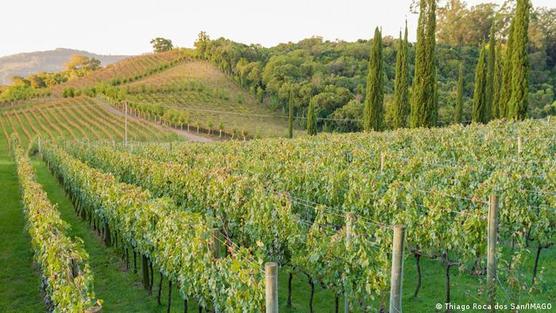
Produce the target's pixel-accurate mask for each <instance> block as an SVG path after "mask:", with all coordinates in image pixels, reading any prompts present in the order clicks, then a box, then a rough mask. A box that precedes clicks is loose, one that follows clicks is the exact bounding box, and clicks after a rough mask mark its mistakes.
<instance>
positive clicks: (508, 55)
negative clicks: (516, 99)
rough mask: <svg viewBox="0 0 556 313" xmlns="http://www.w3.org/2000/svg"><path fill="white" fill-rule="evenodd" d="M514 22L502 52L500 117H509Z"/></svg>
mask: <svg viewBox="0 0 556 313" xmlns="http://www.w3.org/2000/svg"><path fill="white" fill-rule="evenodd" d="M513 30H514V22H513V21H512V23H511V24H510V30H509V35H508V42H507V44H506V52H505V53H504V61H503V69H502V83H501V84H502V85H501V87H500V99H499V103H498V108H499V109H498V110H499V111H500V112H499V113H500V117H504V118H507V117H509V109H508V104H509V102H510V97H511V95H512V51H513V48H512V46H513V41H514V40H513V38H514V32H513Z"/></svg>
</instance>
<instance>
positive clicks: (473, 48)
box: [195, 0, 556, 131]
mask: <svg viewBox="0 0 556 313" xmlns="http://www.w3.org/2000/svg"><path fill="white" fill-rule="evenodd" d="M514 7H515V1H511V0H508V1H506V2H505V3H504V4H503V5H496V4H494V3H483V4H479V5H476V6H471V7H470V6H468V5H467V4H466V3H465V2H464V1H462V0H450V1H447V3H446V4H445V5H444V6H441V7H438V9H437V32H436V37H437V45H436V52H435V53H436V66H437V77H438V103H439V109H438V124H441V125H442V124H449V123H450V122H452V120H453V115H454V106H455V103H456V94H457V82H458V69H459V64H460V62H462V63H463V65H464V66H463V68H464V93H463V94H464V116H463V120H464V121H470V120H471V102H472V97H473V88H474V77H475V67H476V65H477V60H478V58H479V55H480V51H481V45H482V44H483V43H485V42H487V41H488V37H489V32H490V30H491V28H493V26H494V28H495V29H496V34H495V36H496V40H497V41H498V42H499V43H500V44H501V45H506V44H507V39H508V33H509V27H510V23H511V14H512V12H513V11H514ZM400 28H401V29H402V28H403V21H400ZM412 31H414V30H411V29H410V30H409V32H412ZM401 36H402V35H401V32H400V38H401ZM528 37H529V48H528V54H529V97H528V98H529V99H528V100H529V105H528V116H529V117H533V118H539V117H544V116H547V115H551V114H556V102H555V101H554V100H555V98H554V92H555V89H556V9H554V8H550V9H549V8H542V7H537V8H533V9H532V11H531V16H530V23H529V34H528ZM399 40H400V39H398V38H394V37H391V36H386V37H384V38H383V43H382V44H383V60H384V75H385V79H384V93H385V99H384V100H385V101H384V103H385V123H386V124H387V125H386V127H387V128H392V126H391V124H392V103H393V93H394V79H395V71H396V68H395V66H396V54H397V47H398V44H397V43H398V41H399ZM371 43H372V40H366V39H361V40H358V41H356V42H345V41H325V40H323V38H321V37H312V38H307V39H304V40H301V41H299V42H297V43H292V42H290V43H284V44H280V45H277V46H275V47H271V48H265V47H262V46H260V45H257V44H250V45H247V44H242V43H238V42H234V41H232V40H229V39H226V38H218V39H215V40H212V39H210V37H209V36H208V35H207V34H206V33H204V32H201V34H200V35H199V38H198V40H197V41H196V43H195V46H196V48H197V50H198V53H199V56H200V57H201V58H205V59H208V60H210V61H211V62H213V63H214V64H216V65H217V66H218V67H219V68H220V69H221V70H222V71H224V72H225V73H227V74H229V75H230V76H232V77H233V78H234V79H235V80H236V81H237V82H238V83H239V84H240V85H241V86H243V87H244V88H246V89H248V90H249V91H250V92H251V93H252V94H253V95H255V96H257V98H258V99H259V101H261V102H266V103H268V104H269V105H270V106H271V107H273V108H274V109H277V110H283V111H284V112H286V111H287V108H288V104H289V103H292V104H293V107H294V114H295V116H306V115H307V110H308V108H309V104H310V103H313V104H314V105H315V107H316V111H317V116H318V118H319V122H318V126H319V128H321V129H324V130H337V131H355V130H360V129H361V124H360V122H359V119H360V117H361V116H362V115H363V106H364V105H363V102H364V98H365V89H366V80H367V73H368V66H369V56H370V51H371V49H370V48H371ZM414 56H415V44H414V43H410V44H409V76H410V80H412V76H413V74H414V60H415V57H414ZM297 121H298V123H299V124H300V125H302V126H304V125H305V121H304V119H298V120H297Z"/></svg>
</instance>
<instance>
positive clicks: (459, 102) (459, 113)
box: [454, 61, 464, 123]
mask: <svg viewBox="0 0 556 313" xmlns="http://www.w3.org/2000/svg"><path fill="white" fill-rule="evenodd" d="M463 87H464V72H463V61H462V62H460V63H459V77H458V90H457V94H456V107H455V109H454V122H455V123H462V122H463Z"/></svg>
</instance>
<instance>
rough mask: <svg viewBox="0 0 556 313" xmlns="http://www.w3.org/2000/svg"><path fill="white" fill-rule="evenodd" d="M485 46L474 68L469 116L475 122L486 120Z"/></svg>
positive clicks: (484, 121)
mask: <svg viewBox="0 0 556 313" xmlns="http://www.w3.org/2000/svg"><path fill="white" fill-rule="evenodd" d="M485 63H486V47H485V46H484V45H483V47H482V49H481V53H480V55H479V61H478V62H477V68H476V70H475V88H474V91H473V109H472V112H471V118H472V120H473V122H475V123H486V122H488V116H487V115H486V113H487V110H488V107H487V106H486V105H487V103H486V74H487V69H486V64H485Z"/></svg>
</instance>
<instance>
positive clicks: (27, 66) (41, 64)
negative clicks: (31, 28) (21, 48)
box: [0, 48, 128, 84]
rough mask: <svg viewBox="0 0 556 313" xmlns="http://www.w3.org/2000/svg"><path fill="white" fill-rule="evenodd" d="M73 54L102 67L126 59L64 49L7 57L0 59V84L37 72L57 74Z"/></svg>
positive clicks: (118, 56) (119, 56)
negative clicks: (12, 78) (98, 62)
mask: <svg viewBox="0 0 556 313" xmlns="http://www.w3.org/2000/svg"><path fill="white" fill-rule="evenodd" d="M75 54H79V55H84V56H87V57H90V58H95V59H98V60H100V62H101V64H102V65H103V66H106V65H108V64H112V63H115V62H118V61H120V60H122V59H125V58H127V57H128V56H125V55H101V54H95V53H91V52H87V51H82V50H75V49H66V48H57V49H54V50H47V51H34V52H26V53H18V54H13V55H8V56H4V57H0V84H8V83H9V82H10V79H11V77H13V76H28V75H30V74H34V73H38V72H59V71H61V70H63V68H64V63H66V62H67V61H68V59H69V58H70V57H71V56H72V55H75Z"/></svg>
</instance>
